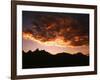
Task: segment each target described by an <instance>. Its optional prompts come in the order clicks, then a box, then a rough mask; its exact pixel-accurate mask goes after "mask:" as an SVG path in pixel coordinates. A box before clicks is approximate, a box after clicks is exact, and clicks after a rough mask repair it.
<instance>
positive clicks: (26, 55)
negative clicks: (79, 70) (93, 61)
mask: <svg viewBox="0 0 100 80" xmlns="http://www.w3.org/2000/svg"><path fill="white" fill-rule="evenodd" d="M87 65H89V56H86V55H83V54H82V53H80V52H79V53H76V54H73V55H72V54H69V53H64V52H62V53H58V54H56V55H52V54H50V53H49V52H47V51H45V50H39V49H36V50H35V51H31V50H29V51H28V52H24V51H22V68H23V69H28V68H46V67H68V66H69V67H70V66H87Z"/></svg>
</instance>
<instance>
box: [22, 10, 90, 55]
mask: <svg viewBox="0 0 100 80" xmlns="http://www.w3.org/2000/svg"><path fill="white" fill-rule="evenodd" d="M22 22H23V25H22V26H23V45H22V46H23V50H24V51H26V52H27V51H29V50H31V51H34V50H36V49H37V48H38V49H39V50H45V51H48V52H50V53H51V54H57V53H61V52H66V53H71V54H75V53H77V52H81V53H83V54H86V55H88V54H89V15H88V14H75V13H73V14H72V13H70V14H68V13H51V12H33V11H23V12H22Z"/></svg>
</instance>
